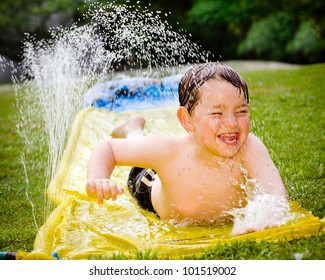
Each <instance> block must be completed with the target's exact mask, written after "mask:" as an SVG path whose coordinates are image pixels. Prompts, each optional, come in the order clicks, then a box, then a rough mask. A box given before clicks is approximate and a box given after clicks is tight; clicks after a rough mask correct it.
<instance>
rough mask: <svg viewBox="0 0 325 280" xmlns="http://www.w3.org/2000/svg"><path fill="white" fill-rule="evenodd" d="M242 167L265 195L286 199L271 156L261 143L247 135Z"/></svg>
mask: <svg viewBox="0 0 325 280" xmlns="http://www.w3.org/2000/svg"><path fill="white" fill-rule="evenodd" d="M243 165H244V167H245V168H246V170H247V172H248V176H249V178H251V179H256V180H257V181H258V182H259V183H260V184H261V185H262V186H263V188H264V190H265V191H266V193H268V194H272V195H278V196H282V197H287V194H286V190H285V187H284V184H283V181H282V179H281V176H280V174H279V171H278V169H277V168H276V167H275V165H274V163H273V161H272V159H271V156H270V154H269V152H268V150H267V148H266V147H265V145H264V144H263V143H262V141H261V140H260V139H259V138H258V137H256V136H255V135H253V134H249V136H248V139H247V142H246V147H245V151H244V164H243Z"/></svg>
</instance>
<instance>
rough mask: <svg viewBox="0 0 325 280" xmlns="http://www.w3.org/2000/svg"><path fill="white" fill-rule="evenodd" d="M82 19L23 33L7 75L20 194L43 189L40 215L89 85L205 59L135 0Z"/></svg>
mask: <svg viewBox="0 0 325 280" xmlns="http://www.w3.org/2000/svg"><path fill="white" fill-rule="evenodd" d="M83 20H84V21H86V22H88V23H87V24H85V25H83V26H81V27H79V26H78V25H77V24H74V25H73V26H71V27H69V28H56V29H51V30H50V31H49V32H50V34H49V35H50V39H49V40H41V41H37V40H36V39H35V38H34V37H33V36H30V35H28V36H27V38H26V40H25V41H24V48H23V55H22V63H21V65H20V66H21V72H22V75H21V77H20V81H18V79H16V80H15V81H14V89H15V94H16V103H17V107H18V108H19V111H20V120H19V122H18V123H17V130H18V133H19V134H20V136H21V138H22V139H23V141H24V150H23V151H22V154H21V162H22V164H23V166H24V170H25V172H24V173H25V185H26V187H25V188H26V193H27V195H28V191H29V187H30V185H33V188H41V190H42V189H44V205H45V207H44V219H46V218H47V216H48V215H49V214H50V213H51V211H52V210H53V205H52V204H51V203H50V202H49V201H48V200H47V198H46V186H48V184H49V183H50V182H51V181H52V180H53V177H54V176H55V174H56V172H57V170H58V166H59V162H60V159H61V157H62V154H63V152H64V147H65V143H66V140H67V134H68V132H69V130H70V127H71V123H72V121H73V119H74V118H75V116H76V114H77V113H78V112H79V111H80V109H81V108H82V97H83V93H84V92H85V91H86V90H87V89H88V88H89V87H90V86H92V85H94V84H97V83H99V82H101V81H104V80H106V79H108V78H109V76H110V75H112V73H113V71H115V70H116V69H126V68H127V69H129V70H130V71H134V72H135V75H137V74H136V73H137V71H139V70H141V69H142V68H143V69H145V70H141V76H142V77H144V76H147V77H149V76H151V77H159V76H162V75H166V74H167V73H169V72H170V71H171V69H172V66H175V65H178V64H182V63H185V62H194V63H197V62H201V61H208V57H209V55H210V54H209V53H208V52H206V51H203V50H201V48H200V46H198V45H196V44H195V43H192V42H191V41H190V40H189V39H187V37H186V35H181V34H179V33H177V32H175V31H173V30H172V29H171V27H170V26H169V25H168V24H167V22H166V21H162V19H161V17H160V15H159V13H154V12H151V11H149V10H148V9H146V8H145V9H142V8H141V7H140V6H127V5H121V6H116V5H115V4H114V3H109V4H106V5H103V4H99V3H94V4H91V5H90V6H89V9H88V11H87V12H86V14H85V15H84V18H83ZM154 70H155V71H154ZM36 170H37V172H38V171H41V172H44V175H45V178H46V179H45V182H42V181H41V180H39V181H37V182H33V183H32V182H31V181H30V178H31V177H32V175H33V174H34V173H35V171H36ZM34 181H35V179H34ZM30 202H31V204H32V205H33V203H32V201H31V200H30ZM34 218H35V216H34ZM35 224H36V227H37V222H36V219H35Z"/></svg>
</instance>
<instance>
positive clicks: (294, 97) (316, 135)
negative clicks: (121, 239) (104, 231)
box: [0, 64, 325, 259]
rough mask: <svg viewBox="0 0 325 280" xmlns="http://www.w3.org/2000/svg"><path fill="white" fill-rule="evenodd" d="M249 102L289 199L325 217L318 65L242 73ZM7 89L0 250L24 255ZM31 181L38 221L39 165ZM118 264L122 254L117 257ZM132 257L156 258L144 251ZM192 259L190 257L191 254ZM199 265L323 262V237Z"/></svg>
mask: <svg viewBox="0 0 325 280" xmlns="http://www.w3.org/2000/svg"><path fill="white" fill-rule="evenodd" d="M242 74H243V76H244V78H245V79H246V81H247V83H248V85H249V89H250V98H251V106H252V111H251V118H252V131H253V132H254V133H256V134H257V135H258V136H260V137H261V138H262V139H263V141H264V142H265V144H266V145H267V147H268V148H269V150H270V152H271V155H272V158H273V160H274V161H275V163H276V165H277V166H278V168H279V170H280V173H281V175H282V178H283V180H284V182H285V185H286V188H287V191H288V194H289V197H290V199H293V200H297V201H298V202H299V203H300V204H301V205H302V206H303V207H304V208H305V209H307V210H310V211H312V213H313V214H314V215H315V216H318V217H320V218H323V217H324V216H325V201H324V197H325V184H324V164H325V141H324V140H325V139H324V138H325V134H324V131H325V127H324V126H325V122H324V120H325V112H324V108H325V83H324V81H323V79H324V76H325V64H319V65H311V66H305V67H302V68H299V69H294V70H268V71H257V72H242ZM14 102H15V99H14V94H13V91H12V90H10V89H5V90H1V86H0V124H1V125H0V137H1V141H0V231H1V236H0V251H18V250H25V251H31V250H32V248H33V241H34V239H35V235H36V233H37V229H36V227H35V225H34V221H33V216H32V209H31V204H30V203H29V202H28V200H27V199H26V195H25V183H24V179H23V178H24V176H23V168H22V165H21V164H20V160H19V156H20V153H21V149H23V145H22V142H21V140H20V138H19V137H18V135H17V133H16V128H15V125H16V120H17V118H18V111H17V109H16V108H15V107H14V106H12V104H13V103H14ZM35 168H37V170H35V172H33V174H32V176H31V182H32V184H31V187H30V190H29V195H30V197H31V198H32V200H33V202H34V204H35V213H36V216H37V221H38V223H40V224H41V222H42V219H43V212H44V209H43V201H44V200H43V199H44V198H43V196H44V194H43V190H40V189H37V188H33V182H44V180H45V179H44V176H43V175H42V174H43V173H42V170H41V167H35ZM115 258H117V259H124V258H125V257H124V256H123V255H120V254H119V255H116V257H115ZM135 258H138V259H155V258H156V255H155V254H152V253H151V252H144V253H141V252H140V253H137V254H136V255H135ZM190 258H191V259H195V258H197V256H191V257H190ZM200 258H201V259H296V258H303V259H325V235H314V236H311V237H308V238H302V239H298V240H292V241H287V240H282V241H281V242H278V243H274V242H265V241H263V242H260V243H257V242H254V241H243V242H233V243H231V244H228V245H220V246H217V247H216V248H215V249H214V250H211V251H206V252H204V254H203V255H202V256H200Z"/></svg>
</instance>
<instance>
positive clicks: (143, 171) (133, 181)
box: [128, 167, 156, 214]
mask: <svg viewBox="0 0 325 280" xmlns="http://www.w3.org/2000/svg"><path fill="white" fill-rule="evenodd" d="M155 174H156V172H155V171H154V170H152V169H150V168H148V169H147V168H140V167H133V168H132V169H131V171H130V174H129V177H128V187H129V190H130V192H131V193H132V194H133V195H134V197H135V198H136V200H137V201H138V203H139V204H140V206H141V207H142V208H143V209H145V210H148V211H151V212H154V213H155V214H156V211H155V209H154V208H153V206H152V202H151V189H152V183H153V181H154V180H155Z"/></svg>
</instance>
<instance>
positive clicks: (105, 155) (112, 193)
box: [86, 141, 123, 203]
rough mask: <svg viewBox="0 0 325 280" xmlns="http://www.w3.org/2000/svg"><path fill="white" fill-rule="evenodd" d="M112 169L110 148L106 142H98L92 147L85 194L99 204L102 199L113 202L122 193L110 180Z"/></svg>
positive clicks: (112, 156) (113, 161)
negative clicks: (95, 199)
mask: <svg viewBox="0 0 325 280" xmlns="http://www.w3.org/2000/svg"><path fill="white" fill-rule="evenodd" d="M114 168H115V158H114V154H113V151H112V149H111V146H110V145H109V143H108V142H105V141H103V142H100V143H99V144H97V145H96V146H95V147H94V149H93V151H92V153H91V156H90V158H89V161H88V170H87V171H88V172H87V185H86V191H87V194H88V195H89V196H90V197H93V198H97V200H98V202H99V203H102V202H103V200H104V199H110V198H111V199H112V200H115V199H116V197H117V195H118V194H122V193H123V189H121V188H118V187H117V186H116V184H115V183H114V182H113V181H112V180H110V176H111V174H112V172H113V170H114Z"/></svg>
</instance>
